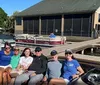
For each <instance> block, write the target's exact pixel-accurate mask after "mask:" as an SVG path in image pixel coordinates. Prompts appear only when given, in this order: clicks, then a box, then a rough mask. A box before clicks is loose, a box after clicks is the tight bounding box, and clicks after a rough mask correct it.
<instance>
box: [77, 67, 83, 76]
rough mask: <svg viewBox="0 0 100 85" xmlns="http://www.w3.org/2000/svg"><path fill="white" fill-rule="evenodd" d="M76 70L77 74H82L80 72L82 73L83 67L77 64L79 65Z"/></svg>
mask: <svg viewBox="0 0 100 85" xmlns="http://www.w3.org/2000/svg"><path fill="white" fill-rule="evenodd" d="M77 70H78V71H79V74H78V75H82V74H83V73H84V71H83V69H82V67H81V66H79V67H78V68H77Z"/></svg>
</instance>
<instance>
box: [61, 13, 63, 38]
mask: <svg viewBox="0 0 100 85" xmlns="http://www.w3.org/2000/svg"><path fill="white" fill-rule="evenodd" d="M63 35H64V14H62V19H61V36H62V37H63Z"/></svg>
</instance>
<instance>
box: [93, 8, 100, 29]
mask: <svg viewBox="0 0 100 85" xmlns="http://www.w3.org/2000/svg"><path fill="white" fill-rule="evenodd" d="M99 14H100V7H99V8H98V9H97V10H96V12H95V13H94V28H96V24H100V22H99V18H100V17H99Z"/></svg>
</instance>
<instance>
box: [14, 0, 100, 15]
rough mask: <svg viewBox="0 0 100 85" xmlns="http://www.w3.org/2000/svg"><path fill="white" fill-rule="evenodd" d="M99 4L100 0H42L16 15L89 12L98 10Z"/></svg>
mask: <svg viewBox="0 0 100 85" xmlns="http://www.w3.org/2000/svg"><path fill="white" fill-rule="evenodd" d="M99 6H100V0H42V1H41V2H39V3H38V4H36V5H33V6H31V7H29V8H27V9H26V10H24V11H22V12H20V13H18V14H16V15H15V16H39V15H52V14H65V13H66V14H73V13H89V12H94V11H96V10H97V9H98V7H99Z"/></svg>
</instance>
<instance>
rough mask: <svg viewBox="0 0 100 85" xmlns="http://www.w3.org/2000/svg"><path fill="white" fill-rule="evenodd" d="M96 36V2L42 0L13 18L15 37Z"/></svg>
mask: <svg viewBox="0 0 100 85" xmlns="http://www.w3.org/2000/svg"><path fill="white" fill-rule="evenodd" d="M52 32H53V33H54V34H55V35H61V36H81V37H93V36H94V37H97V36H99V35H100V0H42V1H41V2H39V3H37V4H35V5H33V6H31V7H29V8H27V9H25V10H23V11H21V12H19V13H18V14H16V15H15V34H39V35H49V34H50V33H52Z"/></svg>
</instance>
